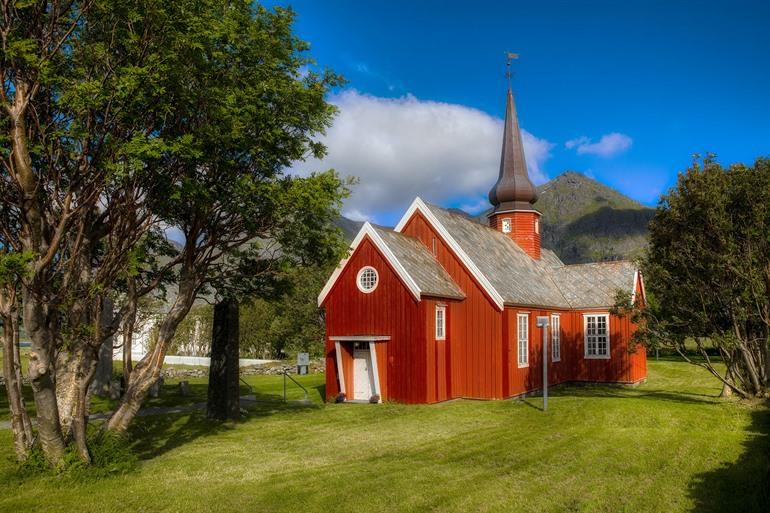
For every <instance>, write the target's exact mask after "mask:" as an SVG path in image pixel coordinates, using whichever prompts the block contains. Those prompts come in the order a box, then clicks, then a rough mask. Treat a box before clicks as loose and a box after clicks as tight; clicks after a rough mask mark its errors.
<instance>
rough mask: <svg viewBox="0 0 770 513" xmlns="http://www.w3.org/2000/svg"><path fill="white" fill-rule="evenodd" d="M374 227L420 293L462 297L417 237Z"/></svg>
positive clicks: (457, 288) (452, 281) (449, 277)
mask: <svg viewBox="0 0 770 513" xmlns="http://www.w3.org/2000/svg"><path fill="white" fill-rule="evenodd" d="M374 229H375V230H376V231H377V234H378V235H379V236H380V237H381V238H382V240H383V241H384V242H385V244H387V246H388V248H390V250H391V251H392V252H393V254H394V255H395V256H396V259H397V260H398V261H399V262H400V263H401V265H402V266H404V269H406V272H407V273H409V276H411V277H412V279H413V280H414V281H415V283H417V286H418V287H420V291H421V292H422V294H423V295H427V296H439V297H448V298H464V297H465V294H463V291H462V289H460V287H459V286H458V285H457V283H455V282H454V280H452V277H451V276H449V273H448V272H446V270H445V269H444V268H443V267H441V264H439V263H438V260H436V258H435V257H434V256H433V255H432V254H431V253H430V251H428V248H426V247H425V246H424V245H423V244H422V243H421V242H420V241H418V240H417V239H415V238H413V237H409V236H407V235H404V234H401V233H397V232H394V231H392V230H388V229H385V228H380V227H374Z"/></svg>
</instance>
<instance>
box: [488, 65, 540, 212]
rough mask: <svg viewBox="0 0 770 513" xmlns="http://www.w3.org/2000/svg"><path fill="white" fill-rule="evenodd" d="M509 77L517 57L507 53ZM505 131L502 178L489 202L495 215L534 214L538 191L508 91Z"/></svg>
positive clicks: (501, 159) (507, 72) (490, 193)
mask: <svg viewBox="0 0 770 513" xmlns="http://www.w3.org/2000/svg"><path fill="white" fill-rule="evenodd" d="M506 57H507V58H506V76H507V77H508V80H509V82H510V79H511V61H512V60H513V59H517V58H518V57H519V55H518V54H515V53H511V52H506ZM503 126H504V130H503V151H502V155H501V157H500V175H499V176H498V178H497V183H495V185H494V186H493V187H492V190H491V191H489V201H490V203H492V205H493V206H494V207H495V211H496V212H497V211H511V210H533V208H532V205H533V204H534V203H535V202H536V201H537V189H536V188H535V186H534V184H533V183H532V181H531V180H530V179H529V174H528V173H527V163H526V161H525V159H524V144H523V140H522V138H521V129H520V128H519V118H518V116H517V115H516V103H515V102H514V100H513V92H512V91H511V88H510V83H509V87H508V95H507V98H506V105H505V123H504V125H503Z"/></svg>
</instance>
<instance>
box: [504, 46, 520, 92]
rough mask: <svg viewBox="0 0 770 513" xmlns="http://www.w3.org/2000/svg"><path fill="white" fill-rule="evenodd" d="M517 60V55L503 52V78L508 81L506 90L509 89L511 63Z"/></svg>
mask: <svg viewBox="0 0 770 513" xmlns="http://www.w3.org/2000/svg"><path fill="white" fill-rule="evenodd" d="M518 58H519V54H518V53H512V52H505V78H507V79H508V89H510V88H511V61H512V60H513V59H518Z"/></svg>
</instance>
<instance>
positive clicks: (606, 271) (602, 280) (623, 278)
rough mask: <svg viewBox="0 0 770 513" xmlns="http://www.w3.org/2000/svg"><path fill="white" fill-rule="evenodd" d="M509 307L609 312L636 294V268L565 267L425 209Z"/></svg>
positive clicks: (453, 216) (461, 219)
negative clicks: (619, 298)
mask: <svg viewBox="0 0 770 513" xmlns="http://www.w3.org/2000/svg"><path fill="white" fill-rule="evenodd" d="M424 205H425V206H426V207H427V208H428V209H429V210H430V212H431V214H433V216H434V217H435V218H436V220H437V221H438V222H439V223H441V225H442V226H443V227H444V228H445V229H446V231H447V232H448V233H449V234H450V235H451V237H452V238H453V239H454V240H455V242H456V243H457V244H458V245H459V246H460V247H461V248H462V250H463V251H464V252H465V253H466V254H467V256H468V257H469V258H470V260H471V261H472V262H473V264H475V266H476V267H477V268H478V269H479V270H480V271H481V273H482V274H483V275H484V276H485V277H486V278H487V280H488V281H489V282H490V283H491V284H492V286H493V287H494V289H495V290H496V291H497V292H498V293H499V294H500V296H501V297H502V299H503V302H504V303H505V304H508V305H521V306H548V307H555V308H572V309H574V308H608V307H610V306H612V305H613V304H614V303H615V295H616V293H617V291H618V290H623V291H626V292H633V288H634V285H635V282H634V279H635V274H636V266H635V265H634V264H633V262H627V261H615V262H601V263H593V264H576V265H564V263H562V262H561V260H559V257H557V256H556V254H555V253H553V252H552V251H550V250H547V249H543V250H542V257H541V259H539V260H535V259H533V258H531V257H530V256H529V255H527V253H525V252H524V250H523V249H521V248H520V247H519V246H518V244H516V243H515V242H514V241H513V240H511V239H510V238H509V237H507V236H506V235H504V234H502V233H500V232H499V231H497V230H495V229H493V228H489V227H487V226H484V225H482V224H479V223H477V222H475V221H473V220H472V219H469V218H468V217H466V216H463V215H461V214H458V213H455V212H451V211H449V210H446V209H444V208H441V207H437V206H435V205H430V204H427V203H425V204H424Z"/></svg>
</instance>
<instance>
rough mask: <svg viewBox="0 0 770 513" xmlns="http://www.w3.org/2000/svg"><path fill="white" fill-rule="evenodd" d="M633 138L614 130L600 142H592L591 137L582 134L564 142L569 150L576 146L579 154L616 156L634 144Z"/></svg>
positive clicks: (605, 156)
mask: <svg viewBox="0 0 770 513" xmlns="http://www.w3.org/2000/svg"><path fill="white" fill-rule="evenodd" d="M633 142H634V141H633V139H631V138H630V137H629V136H627V135H625V134H620V133H618V132H612V133H610V134H604V135H603V136H602V137H601V139H599V142H595V143H592V142H591V139H589V138H588V137H586V136H581V137H578V138H576V139H571V140H569V141H567V142H566V143H564V146H566V147H567V149H568V150H571V149H573V148H576V151H577V154H578V155H597V156H599V157H604V158H609V157H614V156H615V155H618V154H620V153H623V152H624V151H626V150H628V149H629V148H630V147H631V145H632V144H633Z"/></svg>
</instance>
